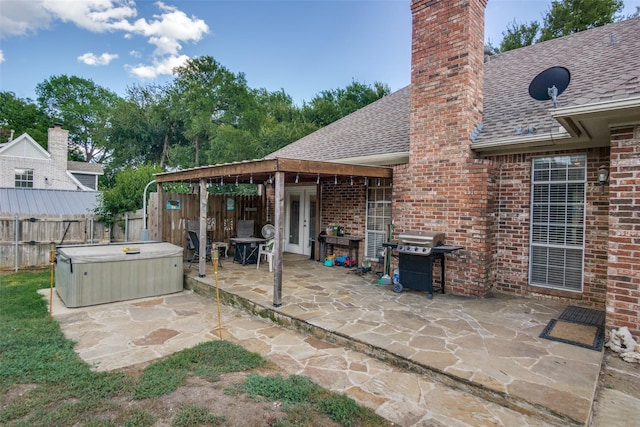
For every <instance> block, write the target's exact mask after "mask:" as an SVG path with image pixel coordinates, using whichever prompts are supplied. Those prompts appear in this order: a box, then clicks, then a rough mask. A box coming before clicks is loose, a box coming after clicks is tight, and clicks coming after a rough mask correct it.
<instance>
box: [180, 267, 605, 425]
mask: <svg viewBox="0 0 640 427" xmlns="http://www.w3.org/2000/svg"><path fill="white" fill-rule="evenodd" d="M222 265H223V266H222V268H219V269H218V273H217V280H216V273H215V272H214V269H213V267H212V266H211V264H209V265H208V266H207V270H206V276H205V277H203V278H200V277H198V274H197V266H195V265H194V267H193V268H192V269H191V270H187V275H186V276H185V287H187V288H189V289H193V290H195V291H196V292H198V293H201V294H205V295H212V296H214V297H215V285H216V282H217V285H218V289H219V293H220V298H221V300H222V301H223V302H224V303H225V304H231V305H234V306H236V307H241V308H243V309H244V310H247V311H248V312H250V313H252V314H254V315H258V316H261V317H263V318H265V319H270V320H271V321H272V322H274V324H276V325H280V326H282V325H286V326H288V327H291V328H293V329H295V330H297V331H301V332H303V333H305V334H308V335H309V336H312V337H315V338H319V339H322V340H323V341H324V342H328V343H332V344H334V345H339V346H343V347H347V348H351V349H354V350H357V351H359V352H362V353H364V354H367V355H369V356H372V357H376V358H378V359H380V360H382V361H385V362H389V363H391V364H393V365H395V366H398V367H400V368H403V369H407V370H409V371H413V372H416V373H419V374H420V375H423V376H424V377H425V378H428V379H430V380H436V381H437V382H438V383H443V384H445V385H447V386H449V387H453V388H456V389H460V390H462V391H465V392H468V393H471V394H473V395H476V396H479V397H481V398H483V399H486V400H489V401H492V402H494V403H497V404H499V405H501V406H504V407H506V408H509V409H513V410H515V411H518V412H521V413H523V414H529V415H530V414H535V416H536V417H540V419H541V420H544V421H545V422H549V423H558V424H576V425H585V424H586V423H587V422H588V420H589V416H590V412H591V405H592V402H593V398H594V395H595V392H596V387H597V382H598V374H599V372H600V366H601V363H602V359H603V352H601V351H594V350H590V349H585V348H581V347H577V346H572V345H568V344H564V343H560V342H555V341H550V340H546V339H542V338H539V335H540V333H541V331H542V330H543V329H544V327H545V326H546V324H547V323H548V322H549V320H550V319H552V318H557V316H558V315H559V314H560V313H561V312H562V311H563V310H564V308H565V307H566V305H564V304H560V303H558V302H554V301H539V300H532V299H523V298H516V297H510V296H504V295H492V296H490V297H489V298H484V299H473V298H468V297H460V296H454V295H447V294H445V295H442V294H435V295H434V298H433V299H432V300H429V299H428V298H427V294H426V293H424V292H420V291H414V290H406V289H405V290H404V291H403V292H402V293H400V294H396V293H394V292H393V291H392V287H391V286H390V285H378V284H377V282H378V276H377V275H375V274H372V273H367V274H364V275H361V274H359V273H357V272H356V270H355V269H350V270H349V269H346V268H343V267H326V266H324V265H323V264H322V263H318V262H315V261H310V260H309V259H308V258H304V257H300V256H295V255H291V254H286V255H285V259H284V267H283V286H282V301H283V305H282V306H280V307H274V306H273V304H272V302H273V275H272V273H269V271H268V264H267V263H264V264H262V265H261V268H260V270H257V269H256V266H255V265H245V266H242V265H239V264H235V263H232V262H231V258H229V259H228V260H225V259H223V264H222ZM430 398H431V399H437V398H439V397H438V396H430Z"/></svg>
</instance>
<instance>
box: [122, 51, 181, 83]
mask: <svg viewBox="0 0 640 427" xmlns="http://www.w3.org/2000/svg"><path fill="white" fill-rule="evenodd" d="M188 59H189V57H188V56H187V55H180V56H166V57H164V58H161V59H159V60H154V61H153V65H143V64H139V65H127V66H125V68H126V69H127V71H128V72H129V73H130V74H131V75H133V76H136V77H138V78H141V79H154V78H156V77H158V76H160V75H170V74H172V73H173V69H174V68H176V67H179V66H181V65H184V63H185V62H186V61H187V60H188Z"/></svg>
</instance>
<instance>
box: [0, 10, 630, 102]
mask: <svg viewBox="0 0 640 427" xmlns="http://www.w3.org/2000/svg"><path fill="white" fill-rule="evenodd" d="M624 3H625V8H624V10H623V14H625V15H626V14H630V13H633V12H635V10H636V6H640V0H625V1H624ZM409 4H410V0H281V1H276V0H227V1H222V0H162V1H151V0H0V91H8V92H13V93H14V94H15V95H16V96H17V97H19V98H23V99H25V98H30V99H34V100H35V99H36V91H35V89H36V86H37V85H38V84H39V83H42V82H44V81H45V80H47V79H49V78H51V77H52V76H59V75H63V74H66V75H68V76H72V75H73V76H78V77H82V78H85V79H91V80H93V81H94V82H95V83H96V84H98V85H100V86H102V87H105V88H107V89H109V90H111V91H113V92H115V93H117V94H118V95H120V96H125V95H126V88H127V87H128V86H132V85H135V84H140V85H146V84H153V83H164V82H167V81H170V80H171V79H172V75H171V70H172V69H173V68H174V67H175V66H178V65H181V64H183V63H184V61H185V60H186V59H187V58H193V57H197V56H205V55H209V56H212V57H213V58H215V59H216V60H217V61H218V62H219V63H220V64H222V65H223V66H224V67H226V68H227V69H229V70H230V71H232V72H234V73H239V72H242V73H244V74H245V76H246V79H247V81H248V84H249V86H250V87H252V88H265V89H267V90H269V91H277V90H284V91H285V92H286V93H288V94H289V95H291V97H292V98H293V100H294V101H295V102H296V103H297V104H298V105H301V104H302V103H303V102H304V101H310V100H311V99H312V98H313V97H314V96H315V95H316V94H318V93H319V92H321V91H323V90H330V89H337V88H344V87H345V86H347V85H348V84H350V83H351V82H352V81H357V82H360V83H364V84H370V85H372V84H373V83H375V82H382V83H386V84H387V85H389V87H390V88H391V90H392V91H395V90H398V89H400V88H402V87H404V86H406V85H408V84H409V82H410V67H411V11H410V9H409ZM550 4H551V0H489V2H488V5H487V9H486V15H485V41H491V42H492V43H493V44H494V45H498V44H499V42H500V40H502V33H503V32H504V31H505V30H506V28H507V26H508V25H509V24H510V23H511V22H513V21H514V20H515V21H516V22H518V23H529V22H531V21H533V20H538V21H542V16H543V14H544V13H545V12H546V11H547V10H548V9H549V7H550Z"/></svg>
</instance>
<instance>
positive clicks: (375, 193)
mask: <svg viewBox="0 0 640 427" xmlns="http://www.w3.org/2000/svg"><path fill="white" fill-rule="evenodd" d="M371 184H373V185H369V186H368V187H367V235H366V251H365V256H367V257H371V258H377V257H379V256H380V253H381V251H382V249H383V247H382V244H383V243H384V242H385V232H386V230H387V226H388V225H389V224H391V190H392V188H391V182H387V180H382V181H381V180H377V181H373V180H372V181H371Z"/></svg>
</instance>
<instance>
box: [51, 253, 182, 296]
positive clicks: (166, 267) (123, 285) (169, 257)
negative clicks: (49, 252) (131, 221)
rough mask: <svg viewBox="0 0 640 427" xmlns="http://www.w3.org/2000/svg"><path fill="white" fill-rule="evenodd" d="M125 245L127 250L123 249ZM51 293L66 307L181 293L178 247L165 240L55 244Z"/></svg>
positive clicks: (180, 262)
mask: <svg viewBox="0 0 640 427" xmlns="http://www.w3.org/2000/svg"><path fill="white" fill-rule="evenodd" d="M125 249H126V250H125ZM55 262H56V267H55V271H56V292H57V293H58V295H59V296H60V298H61V299H62V301H63V302H64V304H65V305H66V306H67V307H83V306H87V305H95V304H104V303H108V302H114V301H124V300H129V299H136V298H143V297H150V296H156V295H164V294H170V293H174V292H180V291H182V287H183V285H182V282H183V267H182V248H181V247H180V246H176V245H172V244H171V243H164V242H135V243H117V244H107V245H75V246H58V248H57V252H56V260H55Z"/></svg>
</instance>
